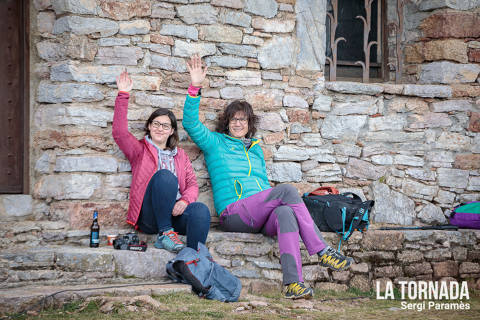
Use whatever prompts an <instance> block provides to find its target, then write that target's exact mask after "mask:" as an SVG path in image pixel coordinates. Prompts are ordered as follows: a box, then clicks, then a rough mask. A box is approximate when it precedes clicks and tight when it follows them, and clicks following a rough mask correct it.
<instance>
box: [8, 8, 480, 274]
mask: <svg viewBox="0 0 480 320" xmlns="http://www.w3.org/2000/svg"><path fill="white" fill-rule="evenodd" d="M376 1H377V0H376ZM327 2H328V1H327V0H168V1H157V0H122V1H114V0H33V1H31V5H30V30H29V36H30V47H31V49H30V53H29V54H30V79H29V83H30V136H29V158H30V164H29V168H28V169H29V190H30V191H29V192H28V194H23V195H11V194H10V195H1V196H0V198H1V201H0V219H2V221H4V227H3V231H2V232H3V237H2V239H1V240H0V246H1V247H3V248H6V247H8V246H9V245H10V244H12V243H17V244H20V243H21V244H25V245H29V246H32V245H33V246H35V245H44V244H50V243H55V244H58V243H63V242H69V239H76V238H77V237H79V236H85V235H86V234H87V232H88V231H87V230H88V227H89V225H90V223H91V216H92V212H93V210H94V209H96V210H98V211H99V220H100V225H101V226H102V228H103V230H108V229H117V230H118V229H125V228H127V227H128V226H127V225H126V223H125V216H126V210H127V207H128V192H129V186H130V180H131V173H130V166H129V163H128V161H127V160H126V158H125V157H124V155H123V154H122V152H121V151H120V150H119V149H118V147H117V146H116V144H115V143H114V141H113V139H112V136H111V125H112V118H113V106H114V100H115V97H116V93H117V89H116V85H115V77H116V76H117V75H118V74H119V73H120V72H121V71H122V70H123V69H125V68H126V69H127V70H128V72H129V73H130V74H131V75H132V78H133V81H134V90H133V93H132V97H131V99H130V105H129V112H128V119H129V127H130V129H131V131H132V132H133V133H134V134H135V135H136V136H137V137H139V138H140V137H142V136H143V131H142V128H143V124H144V121H145V119H147V117H148V116H149V115H150V113H151V112H152V111H153V110H154V109H155V108H156V107H166V108H169V109H171V110H172V111H173V112H174V113H175V115H176V116H177V119H179V127H180V139H181V145H182V147H183V148H185V149H186V150H187V152H188V155H189V157H190V159H191V161H192V162H193V166H194V169H195V172H196V174H197V178H198V182H199V186H200V191H201V192H200V199H199V200H200V201H203V202H205V203H207V204H208V205H209V207H210V209H211V211H212V215H214V216H216V214H215V212H214V207H213V200H212V193H211V188H210V182H209V177H208V173H207V171H206V168H205V164H204V160H203V155H202V154H201V152H200V150H199V149H198V148H197V147H196V146H195V145H194V144H193V143H192V141H191V140H190V139H189V137H188V135H187V134H186V133H185V131H184V130H183V128H182V125H181V119H182V109H183V102H184V99H185V93H186V88H187V87H188V85H189V75H188V72H187V69H186V59H187V57H189V56H190V55H191V54H193V53H199V54H200V55H201V56H202V57H204V60H205V61H206V62H207V64H208V65H209V66H210V67H209V71H208V75H207V80H206V82H205V83H204V90H202V96H203V98H202V102H201V106H200V118H201V120H202V121H204V123H205V124H206V125H207V126H208V127H209V128H214V125H215V121H216V119H217V117H218V115H219V112H220V110H222V109H223V108H224V107H225V106H226V105H227V104H228V103H229V102H231V101H233V100H235V99H245V100H246V101H248V102H249V103H251V104H252V105H253V107H254V110H255V111H256V113H257V114H258V115H259V117H260V122H259V130H258V133H257V137H258V138H259V139H261V141H262V142H261V145H262V148H263V151H264V154H265V159H266V163H267V170H268V174H269V178H270V181H272V183H273V184H278V183H292V184H294V185H295V186H296V187H298V189H299V191H300V192H302V193H303V192H306V191H308V190H312V189H314V188H316V187H318V186H320V185H334V186H336V187H337V188H339V189H340V190H341V191H353V192H355V193H358V194H359V195H361V196H362V197H363V198H368V199H373V200H375V209H374V212H373V213H372V222H373V223H387V224H399V225H429V224H443V223H446V222H447V218H448V216H449V214H450V211H451V209H452V208H453V207H454V206H455V205H457V204H459V203H461V202H467V201H479V200H480V78H479V74H480V28H478V25H479V23H480V1H478V0H470V1H448V0H440V1H433V0H423V1H422V0H411V1H405V6H404V11H403V16H402V19H401V20H402V21H404V29H403V32H402V34H401V37H400V39H401V48H402V51H401V52H402V60H403V64H402V70H403V74H402V76H401V79H397V82H395V70H394V69H393V67H392V66H393V65H395V61H396V51H395V41H396V40H395V39H396V36H395V33H394V32H393V31H392V30H393V28H391V25H392V24H394V23H397V25H398V17H397V15H396V11H395V8H396V7H397V1H396V0H386V1H382V2H381V3H382V5H384V6H385V8H386V9H385V12H386V15H385V17H383V19H384V20H385V21H384V22H385V23H384V25H385V26H386V28H385V29H384V33H385V37H384V39H385V43H384V45H385V46H386V49H385V58H386V59H385V60H386V63H388V62H390V64H389V67H386V66H384V67H385V68H386V69H385V70H386V72H385V79H384V81H381V82H376V83H368V84H367V83H362V82H361V79H359V80H358V81H328V74H327V72H326V67H325V63H326V56H325V50H326V30H327V14H326V13H327V10H328V3H327ZM307 13H308V14H307ZM213 221H214V223H215V222H216V221H217V220H216V219H213ZM469 241H470V240H469ZM472 241H473V242H472ZM472 241H471V243H470V244H469V245H470V247H469V248H470V249H469V250H473V249H475V248H476V249H475V250H477V251H476V252H478V241H479V238H478V237H477V240H476V241H474V240H472ZM426 250H427V249H426ZM465 250H467V249H465ZM462 252H463V251H462ZM465 255H466V254H465ZM465 259H466V258H465ZM475 259H477V260H478V256H477V258H475ZM472 263H473V262H472ZM475 266H476V267H478V263H476V264H475ZM472 268H473V267H472ZM477 269H478V268H477ZM387 271H388V270H387ZM387 271H385V272H386V273H385V274H387V273H390V271H388V272H387ZM359 272H360V273H364V272H363V271H359ZM366 272H367V273H368V270H367V271H366ZM475 272H477V274H480V271H478V270H477V271H475ZM457 274H458V272H457ZM469 274H471V272H470V273H469ZM379 277H382V275H380V276H379ZM342 281H343V280H342ZM343 283H346V280H345V281H343Z"/></svg>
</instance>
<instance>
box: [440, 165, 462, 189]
mask: <svg viewBox="0 0 480 320" xmlns="http://www.w3.org/2000/svg"><path fill="white" fill-rule="evenodd" d="M437 174H438V185H439V186H442V187H450V188H460V189H463V188H466V187H467V183H468V171H467V170H459V169H449V168H438V169H437Z"/></svg>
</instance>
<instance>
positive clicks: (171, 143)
mask: <svg viewBox="0 0 480 320" xmlns="http://www.w3.org/2000/svg"><path fill="white" fill-rule="evenodd" d="M158 116H168V118H169V119H170V125H171V126H172V128H173V133H172V135H171V136H170V137H168V139H167V148H168V149H170V150H173V149H175V147H176V146H177V145H178V141H179V140H180V139H179V138H178V129H177V128H178V127H177V118H175V115H174V114H173V112H172V111H170V110H168V109H165V108H158V109H157V110H155V111H153V112H152V114H151V115H150V117H149V118H148V120H147V122H145V127H144V128H143V131H145V135H147V136H148V137H149V138H151V137H152V136H151V135H150V129H148V126H149V125H150V124H151V123H152V122H153V120H154V119H155V118H156V117H158Z"/></svg>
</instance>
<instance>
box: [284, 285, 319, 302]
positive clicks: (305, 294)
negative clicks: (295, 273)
mask: <svg viewBox="0 0 480 320" xmlns="http://www.w3.org/2000/svg"><path fill="white" fill-rule="evenodd" d="M311 297H313V289H312V288H307V287H306V286H305V284H304V283H303V282H294V283H290V284H289V285H288V286H287V290H286V292H285V298H287V299H309V298H311Z"/></svg>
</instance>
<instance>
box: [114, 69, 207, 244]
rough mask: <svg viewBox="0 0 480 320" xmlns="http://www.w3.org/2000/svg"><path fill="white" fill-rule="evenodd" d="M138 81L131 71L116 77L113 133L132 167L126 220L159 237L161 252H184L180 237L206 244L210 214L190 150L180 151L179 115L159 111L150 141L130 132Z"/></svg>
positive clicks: (148, 126) (149, 122)
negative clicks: (132, 92) (132, 96)
mask: <svg viewBox="0 0 480 320" xmlns="http://www.w3.org/2000/svg"><path fill="white" fill-rule="evenodd" d="M132 85H133V82H132V80H131V79H130V78H129V76H128V73H127V72H126V71H124V72H122V74H121V75H120V76H119V77H117V87H118V90H119V91H118V96H117V99H116V100H115V111H114V115H113V125H112V134H113V139H114V140H115V142H116V143H117V144H118V146H119V147H120V149H121V150H122V151H123V153H124V154H125V156H126V157H127V159H128V160H129V161H130V165H131V167H132V184H131V187H130V204H129V207H128V213H127V222H128V223H130V224H131V225H133V226H135V228H136V229H140V231H142V232H144V233H148V234H155V233H158V237H157V240H156V242H155V244H154V246H155V247H156V248H159V249H167V250H169V251H174V252H176V251H179V250H180V249H182V248H183V247H184V246H185V245H184V244H183V243H182V242H181V240H180V239H179V238H178V233H180V234H186V235H187V246H188V247H191V248H193V249H195V250H196V249H197V244H198V242H202V243H205V240H206V239H207V235H208V230H209V228H210V211H209V210H208V207H207V206H206V205H204V204H203V203H200V202H195V201H196V200H197V198H198V185H197V179H196V177H195V173H194V172H193V169H192V164H191V162H190V159H189V158H188V156H187V154H186V153H185V151H184V150H183V149H181V148H178V147H177V144H178V140H179V138H178V130H177V120H176V119H175V115H174V114H173V113H172V112H171V111H169V110H167V109H165V108H159V109H157V110H155V111H154V112H153V113H152V114H151V115H150V117H149V118H148V120H147V121H146V123H145V128H144V130H145V132H146V134H145V137H144V138H143V139H140V140H138V139H137V138H135V137H134V136H133V135H132V134H131V133H130V132H129V131H128V123H127V109H128V99H129V96H130V94H129V91H130V90H131V89H132Z"/></svg>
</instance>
